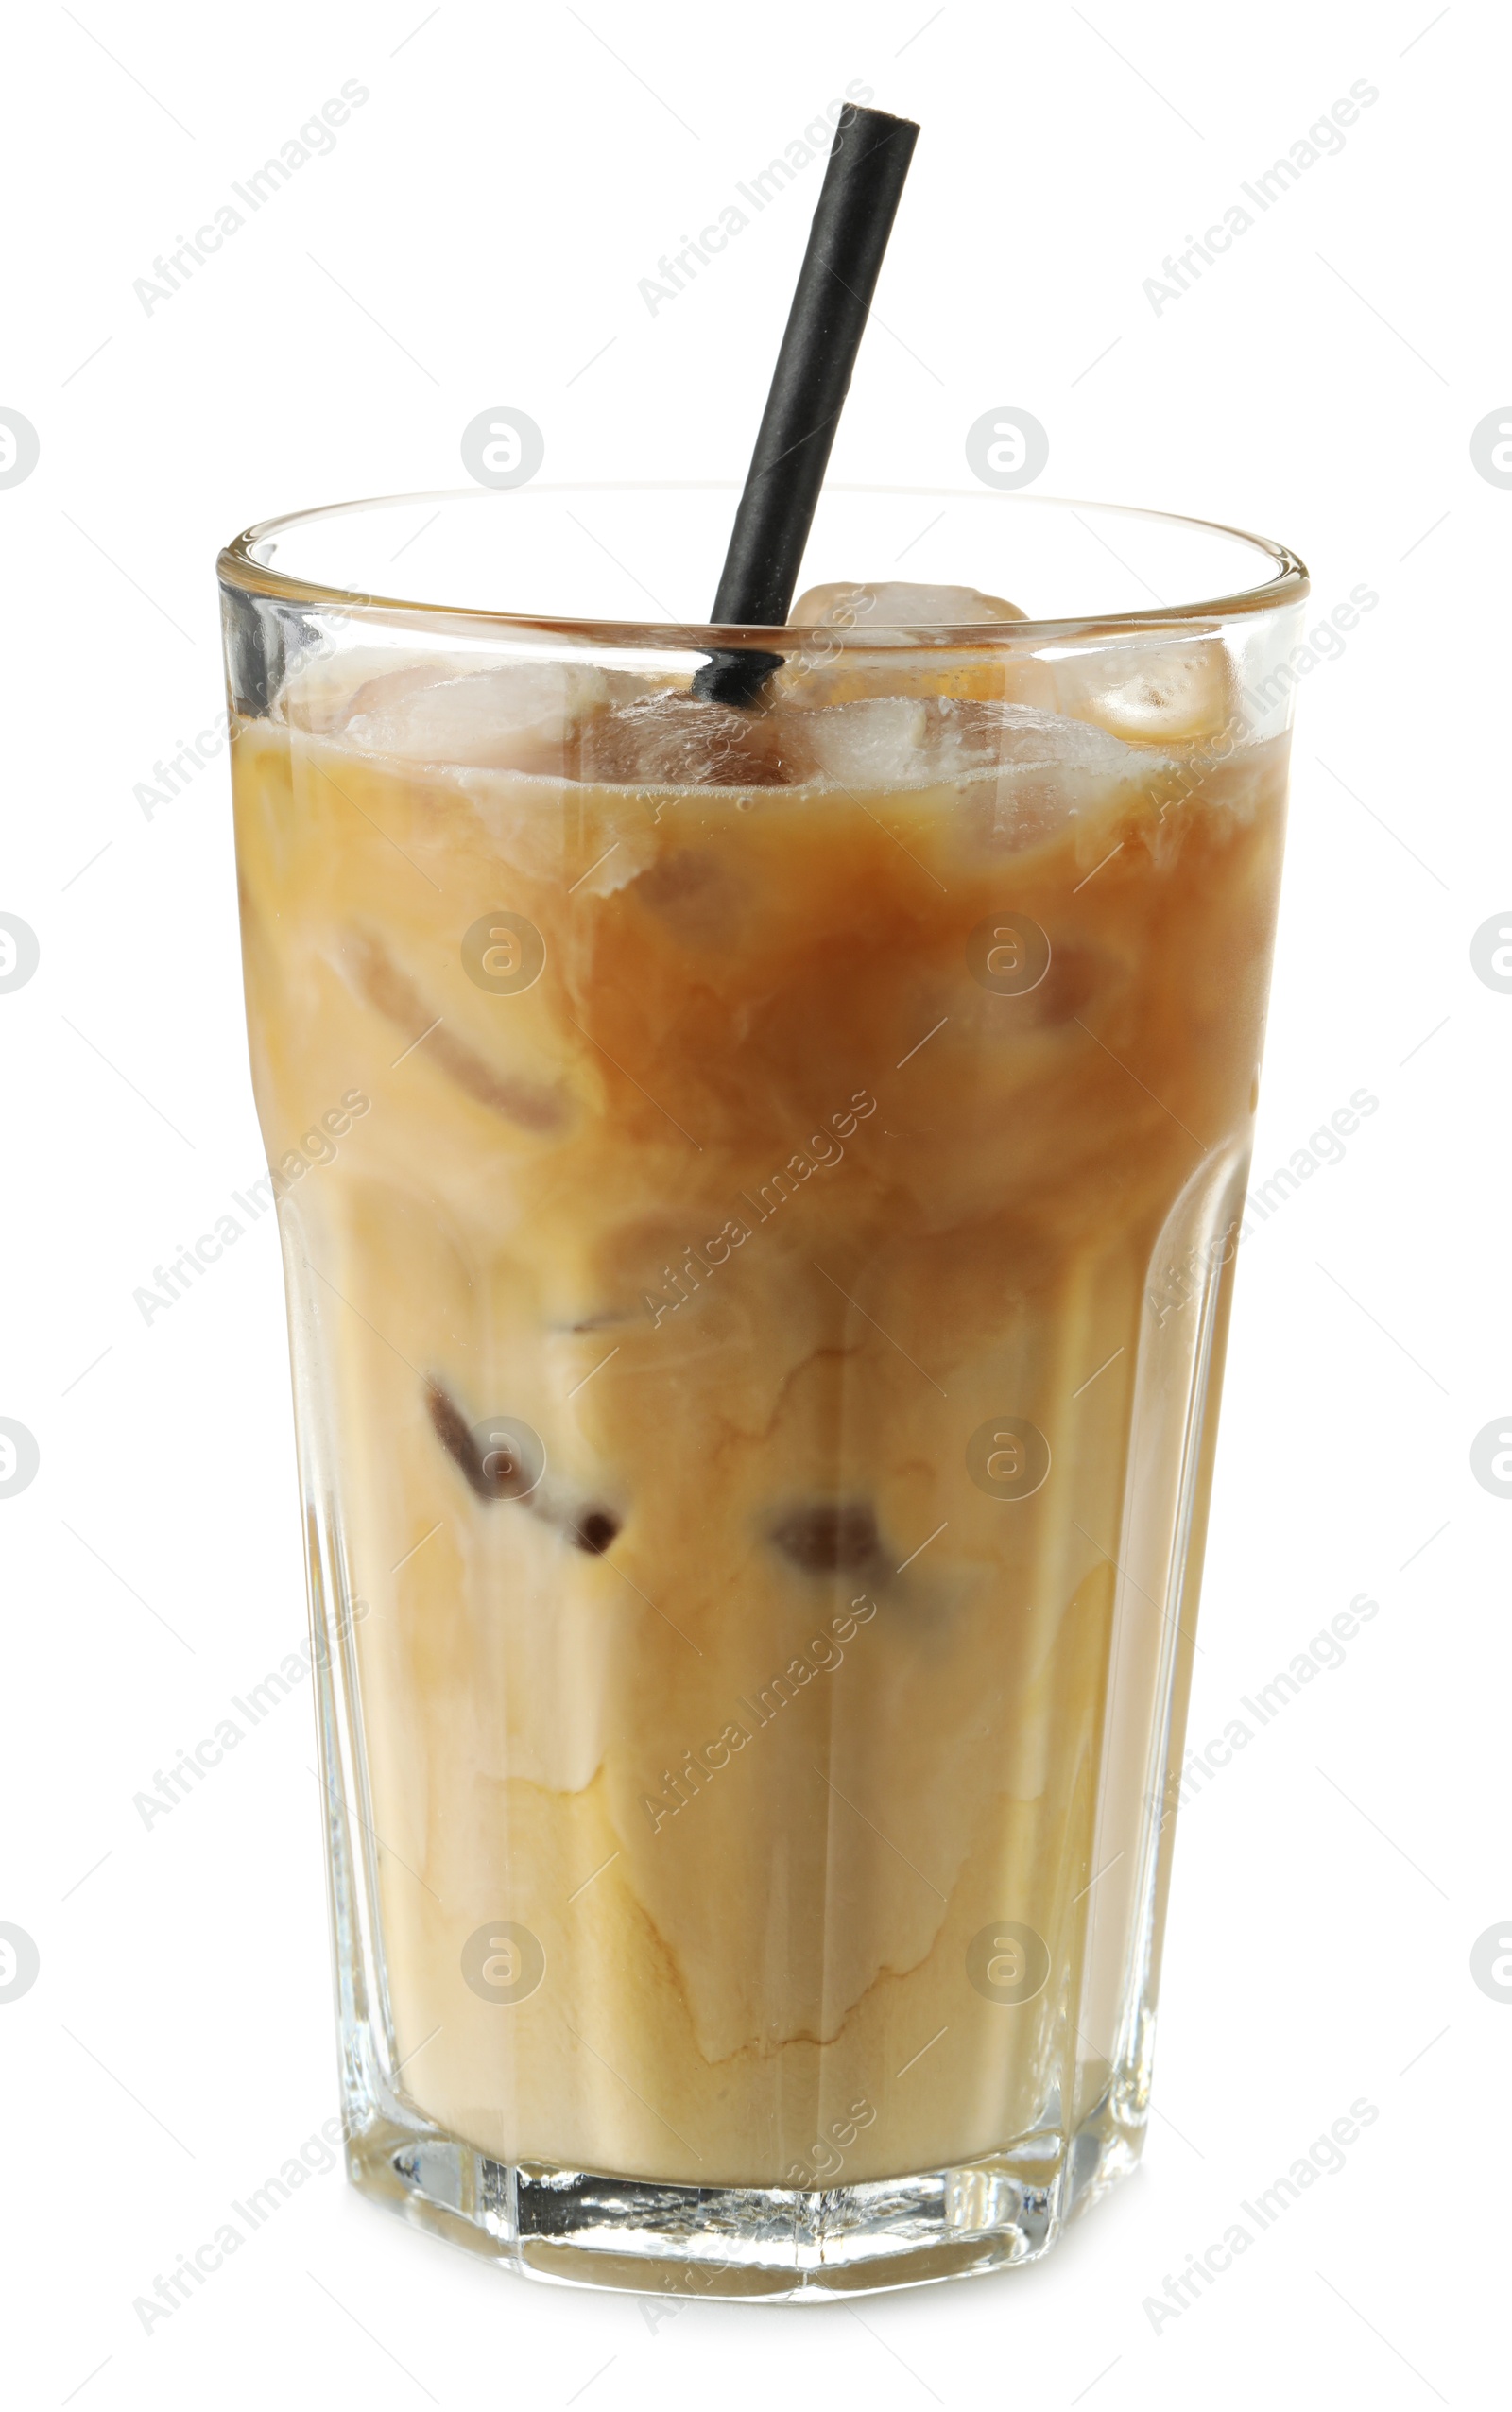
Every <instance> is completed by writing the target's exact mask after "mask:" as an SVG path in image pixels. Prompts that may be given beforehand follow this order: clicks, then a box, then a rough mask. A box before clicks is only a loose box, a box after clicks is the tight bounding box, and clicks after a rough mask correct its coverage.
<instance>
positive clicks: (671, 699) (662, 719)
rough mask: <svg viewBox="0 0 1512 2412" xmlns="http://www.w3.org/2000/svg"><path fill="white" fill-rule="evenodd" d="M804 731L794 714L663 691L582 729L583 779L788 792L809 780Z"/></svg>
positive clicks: (612, 707) (611, 709)
mask: <svg viewBox="0 0 1512 2412" xmlns="http://www.w3.org/2000/svg"><path fill="white" fill-rule="evenodd" d="M800 727H801V723H799V721H798V720H797V719H796V716H795V715H793V714H791V713H786V712H781V711H774V710H767V711H765V712H737V711H735V710H734V709H733V708H732V707H731V706H730V705H729V704H723V703H705V702H703V701H702V700H701V699H700V698H698V697H697V696H695V695H690V694H689V692H688V690H687V689H686V688H685V687H667V688H662V689H661V690H660V691H659V692H656V693H652V694H649V695H647V694H642V695H641V696H640V697H638V698H636V700H635V701H633V702H611V703H610V704H609V705H608V706H607V707H606V709H604V710H603V711H601V712H599V713H598V714H597V715H594V716H593V718H591V719H590V720H589V721H588V722H587V723H586V724H585V726H584V728H583V732H582V742H581V751H580V775H581V776H582V777H583V778H584V779H593V780H602V781H605V782H607V783H610V784H617V785H623V786H632V787H641V786H655V787H693V788H697V787H783V786H789V785H792V784H796V783H798V782H800V781H802V780H803V779H805V778H807V777H808V776H809V775H810V760H809V755H808V751H807V748H806V746H804V745H803V744H802V743H801V742H800V738H799V730H800Z"/></svg>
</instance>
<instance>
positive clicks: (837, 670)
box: [769, 579, 1055, 711]
mask: <svg viewBox="0 0 1512 2412" xmlns="http://www.w3.org/2000/svg"><path fill="white" fill-rule="evenodd" d="M1022 619H1023V613H1022V612H1021V611H1020V609H1019V607H1018V605H1017V604H1016V603H1009V602H1008V601H1007V600H1006V599H1005V597H1004V596H1003V595H1001V594H981V593H980V592H979V591H978V590H977V589H976V588H975V587H972V586H923V585H913V584H910V583H908V582H907V581H905V580H902V579H891V580H879V581H877V582H875V583H873V584H871V585H863V584H859V583H856V584H845V583H841V582H836V583H833V584H831V585H828V586H811V587H810V588H809V589H808V591H807V593H806V594H801V595H799V599H798V602H797V603H796V604H795V606H794V608H793V612H792V614H791V622H790V625H792V626H793V627H795V628H802V629H814V631H815V634H814V636H813V637H812V639H809V640H806V641H805V642H804V643H803V644H802V646H800V647H799V649H798V650H797V651H795V652H793V653H790V654H789V655H788V657H787V660H786V662H785V663H784V664H783V667H782V669H781V670H780V671H779V672H778V673H777V675H776V677H775V678H774V679H773V681H772V683H771V687H770V689H769V693H770V694H771V695H772V696H774V697H775V698H779V699H781V700H783V701H786V702H790V703H796V704H799V705H800V706H820V707H822V706H827V705H830V704H836V703H850V702H852V701H854V700H856V699H857V698H861V697H881V696H885V695H902V696H910V697H912V696H931V695H956V696H975V697H978V698H983V699H984V700H996V701H998V702H1011V703H1025V704H1030V705H1037V706H1039V707H1040V708H1041V709H1042V710H1045V711H1053V710H1054V709H1055V684H1054V679H1053V675H1052V672H1051V670H1050V667H1049V665H1048V663H1044V662H1041V661H1040V658H1039V657H1038V656H1037V655H1036V654H1034V653H1031V652H1029V651H1027V650H1024V651H1022V652H1021V651H1018V650H1016V649H1015V648H1014V647H1013V646H1009V645H1005V644H1003V643H998V644H994V645H990V646H986V645H983V646H954V645H952V646H946V645H939V646H933V645H932V646H927V647H924V646H919V645H918V644H917V642H916V641H915V640H914V636H913V632H914V631H915V630H920V629H944V628H981V627H990V626H992V625H993V624H994V623H996V624H998V625H999V626H1001V627H1002V628H1003V629H1004V630H1005V633H1006V630H1007V629H1008V627H1010V626H1011V625H1013V624H1015V623H1021V622H1022ZM858 639H862V640H864V642H858ZM904 648H907V655H908V658H907V659H906V660H905V661H900V659H899V655H900V652H901V651H902V650H903V649H904Z"/></svg>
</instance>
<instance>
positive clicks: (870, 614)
mask: <svg viewBox="0 0 1512 2412" xmlns="http://www.w3.org/2000/svg"><path fill="white" fill-rule="evenodd" d="M787 616H788V624H789V626H790V627H792V628H797V629H820V628H823V629H853V628H862V629H879V630H886V629H951V628H976V627H978V626H979V625H980V624H981V623H982V622H984V621H988V620H1022V619H1023V618H1025V617H1026V614H1025V613H1024V612H1021V611H1020V609H1019V607H1018V605H1017V603H1008V602H1005V600H1004V598H1003V596H1002V595H1001V594H978V592H977V590H976V588H975V587H974V586H919V585H911V584H910V583H909V582H908V581H907V579H905V578H884V579H881V580H879V581H878V582H877V583H875V584H873V585H865V584H855V583H852V584H845V583H843V582H836V583H833V584H832V585H829V586H811V587H809V588H807V589H806V590H805V592H804V593H803V594H800V595H799V598H798V601H797V602H796V603H795V604H794V606H793V609H792V610H791V612H789V613H788V615H787ZM878 643H879V644H885V643H886V637H885V635H879V637H878Z"/></svg>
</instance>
